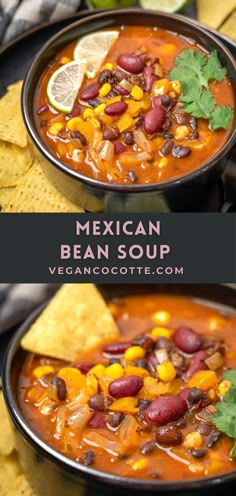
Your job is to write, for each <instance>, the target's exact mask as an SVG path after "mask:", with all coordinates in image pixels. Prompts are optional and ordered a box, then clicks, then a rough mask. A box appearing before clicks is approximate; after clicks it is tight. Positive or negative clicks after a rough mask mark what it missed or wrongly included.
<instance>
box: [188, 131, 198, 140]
mask: <svg viewBox="0 0 236 496" xmlns="http://www.w3.org/2000/svg"><path fill="white" fill-rule="evenodd" d="M198 138H199V132H198V131H197V130H195V131H193V132H192V133H191V134H190V135H189V136H188V139H190V140H195V139H198Z"/></svg>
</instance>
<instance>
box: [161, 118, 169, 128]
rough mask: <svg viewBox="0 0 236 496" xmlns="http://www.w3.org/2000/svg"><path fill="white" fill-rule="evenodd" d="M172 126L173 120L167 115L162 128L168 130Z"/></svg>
mask: <svg viewBox="0 0 236 496" xmlns="http://www.w3.org/2000/svg"><path fill="white" fill-rule="evenodd" d="M170 126H171V120H170V118H169V117H167V118H166V119H165V120H164V122H163V124H162V129H163V131H168V129H169V128H170Z"/></svg>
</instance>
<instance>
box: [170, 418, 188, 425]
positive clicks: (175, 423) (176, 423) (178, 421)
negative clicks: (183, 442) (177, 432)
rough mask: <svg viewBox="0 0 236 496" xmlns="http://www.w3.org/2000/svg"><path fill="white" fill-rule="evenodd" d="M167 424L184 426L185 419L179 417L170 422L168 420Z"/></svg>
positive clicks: (185, 423)
mask: <svg viewBox="0 0 236 496" xmlns="http://www.w3.org/2000/svg"><path fill="white" fill-rule="evenodd" d="M168 425H173V426H175V427H186V425H187V420H186V419H185V418H184V417H180V418H179V419H177V420H173V421H172V422H169V424H168Z"/></svg>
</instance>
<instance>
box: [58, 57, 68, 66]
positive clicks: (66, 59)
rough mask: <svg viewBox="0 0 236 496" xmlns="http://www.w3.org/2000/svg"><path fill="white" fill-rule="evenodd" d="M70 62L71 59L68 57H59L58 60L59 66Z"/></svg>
mask: <svg viewBox="0 0 236 496" xmlns="http://www.w3.org/2000/svg"><path fill="white" fill-rule="evenodd" d="M70 61H71V58H70V57H61V58H60V64H63V65H64V64H68V62H70Z"/></svg>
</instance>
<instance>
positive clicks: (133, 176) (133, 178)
mask: <svg viewBox="0 0 236 496" xmlns="http://www.w3.org/2000/svg"><path fill="white" fill-rule="evenodd" d="M128 176H129V178H130V180H131V181H132V183H135V182H136V181H137V179H138V178H137V175H136V172H135V171H134V170H131V169H130V170H129V171H128Z"/></svg>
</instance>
